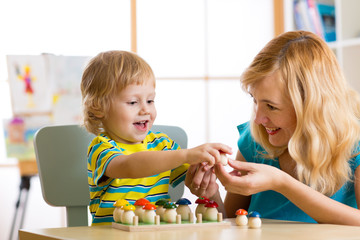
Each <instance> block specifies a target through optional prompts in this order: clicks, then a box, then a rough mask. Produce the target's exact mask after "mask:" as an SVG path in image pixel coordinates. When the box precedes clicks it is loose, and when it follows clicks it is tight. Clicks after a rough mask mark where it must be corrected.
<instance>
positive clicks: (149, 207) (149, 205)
mask: <svg viewBox="0 0 360 240" xmlns="http://www.w3.org/2000/svg"><path fill="white" fill-rule="evenodd" d="M144 209H145V210H155V209H156V206H155V205H154V204H151V203H147V204H145V206H144Z"/></svg>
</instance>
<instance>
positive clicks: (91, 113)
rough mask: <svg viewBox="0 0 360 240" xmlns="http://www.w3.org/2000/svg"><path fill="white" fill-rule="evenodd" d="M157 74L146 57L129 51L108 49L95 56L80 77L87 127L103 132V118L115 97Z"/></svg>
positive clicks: (93, 130)
mask: <svg viewBox="0 0 360 240" xmlns="http://www.w3.org/2000/svg"><path fill="white" fill-rule="evenodd" d="M147 81H153V82H154V85H155V76H154V73H153V71H152V69H151V67H150V66H149V64H147V63H146V62H145V60H144V59H142V58H141V57H139V56H138V55H136V54H135V53H131V52H126V51H107V52H102V53H99V54H98V55H97V56H95V57H94V58H92V59H91V60H90V62H89V64H88V65H87V67H86V68H85V70H84V73H83V76H82V80H81V94H82V103H83V118H84V125H85V127H86V129H87V130H88V131H89V132H91V133H93V134H95V135H97V134H99V133H100V132H103V131H104V129H103V124H102V118H103V116H105V115H106V114H107V112H108V111H109V108H110V105H111V101H112V99H113V97H114V96H115V95H116V94H118V93H119V92H120V91H121V90H123V89H124V88H126V87H127V86H128V85H130V84H137V85H141V84H143V83H144V82H147Z"/></svg>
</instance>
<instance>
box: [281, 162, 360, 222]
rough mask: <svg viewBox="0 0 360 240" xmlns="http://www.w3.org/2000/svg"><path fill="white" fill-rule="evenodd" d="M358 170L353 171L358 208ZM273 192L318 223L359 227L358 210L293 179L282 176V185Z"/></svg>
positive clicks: (359, 176) (359, 178)
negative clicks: (283, 197) (282, 196)
mask: <svg viewBox="0 0 360 240" xmlns="http://www.w3.org/2000/svg"><path fill="white" fill-rule="evenodd" d="M359 169H360V168H357V169H356V171H355V196H356V198H357V205H358V206H357V207H358V208H359V205H360V203H359V197H360V184H359V183H358V181H359V180H360V170H359ZM274 190H275V191H277V192H279V193H281V194H283V195H284V196H285V197H286V198H288V199H289V200H290V201H291V202H292V203H294V204H295V205H296V206H298V207H299V208H300V209H302V210H303V211H304V212H305V213H307V214H308V215H309V216H310V217H312V218H313V219H314V220H315V221H317V222H318V223H330V224H343V225H354V226H360V210H358V209H355V208H352V207H350V206H348V205H345V204H343V203H340V202H338V201H335V200H333V199H331V198H329V197H327V196H325V195H323V194H321V193H319V192H317V191H315V190H314V189H312V188H310V187H308V186H307V185H305V184H303V183H301V182H299V181H298V180H296V179H294V178H293V177H291V176H289V175H287V174H284V176H283V184H281V185H279V186H278V187H277V189H274Z"/></svg>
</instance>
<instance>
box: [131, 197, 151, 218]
mask: <svg viewBox="0 0 360 240" xmlns="http://www.w3.org/2000/svg"><path fill="white" fill-rule="evenodd" d="M147 203H150V201H149V200H147V199H145V198H140V199H138V200H136V202H135V203H134V206H135V215H136V216H138V217H139V222H142V221H143V214H144V212H145V210H144V208H143V207H144V206H145V205H146V204H147Z"/></svg>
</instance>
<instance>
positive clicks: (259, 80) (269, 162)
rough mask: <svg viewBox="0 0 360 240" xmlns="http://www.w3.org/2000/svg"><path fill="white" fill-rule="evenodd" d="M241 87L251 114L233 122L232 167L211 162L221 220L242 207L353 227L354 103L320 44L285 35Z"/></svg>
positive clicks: (358, 136) (358, 217) (359, 189)
mask: <svg viewBox="0 0 360 240" xmlns="http://www.w3.org/2000/svg"><path fill="white" fill-rule="evenodd" d="M241 84H242V86H243V89H244V90H245V91H246V92H248V93H249V94H250V95H251V96H252V98H253V101H254V110H253V117H252V119H251V121H250V123H245V124H242V125H240V126H238V130H239V133H240V138H239V141H238V147H239V151H238V153H237V157H236V158H237V159H236V160H238V161H232V160H230V161H229V165H230V166H231V167H233V168H234V171H233V172H231V173H227V172H226V171H225V169H224V168H223V167H222V166H220V165H219V164H217V166H216V167H215V170H216V175H217V176H218V178H219V180H220V181H221V183H222V184H223V185H224V186H225V189H226V190H227V196H226V198H225V202H224V204H225V209H226V212H227V215H228V217H232V216H234V214H235V212H236V210H237V209H239V208H244V209H247V210H248V211H253V210H256V211H258V212H259V213H260V214H261V216H262V217H264V218H271V219H282V220H293V221H302V222H318V223H332V224H345V225H360V211H359V210H358V208H359V206H360V185H359V179H360V168H358V166H359V164H360V155H359V146H360V145H359V140H360V124H359V116H360V110H359V109H360V108H359V106H360V101H359V96H358V94H357V93H356V92H355V91H354V90H352V89H351V88H350V87H349V85H348V83H347V82H346V81H345V79H344V76H343V74H342V71H341V70H340V67H339V65H338V62H337V60H336V57H335V56H334V54H333V52H332V50H331V49H330V48H329V47H328V46H327V44H326V43H325V42H324V41H323V40H322V39H321V38H320V37H318V36H317V35H315V34H313V33H310V32H304V31H295V32H287V33H284V34H282V35H280V36H278V37H276V38H274V39H273V40H272V41H270V42H269V43H268V44H267V45H266V46H265V48H263V49H262V51H260V53H259V54H258V55H257V56H256V57H255V59H254V60H253V62H252V63H251V65H250V66H249V67H248V69H247V70H246V71H245V72H244V73H243V75H242V77H241ZM189 171H191V169H190V170H189ZM198 175H199V174H198ZM198 175H197V176H194V178H193V179H192V180H193V183H192V184H193V185H196V184H200V180H199V179H201V178H200V177H199V176H198ZM204 182H205V183H204ZM201 184H202V186H204V185H206V181H204V180H203V181H202V183H201ZM207 187H208V189H211V188H212V189H213V188H214V183H212V184H209V185H208V186H207Z"/></svg>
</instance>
